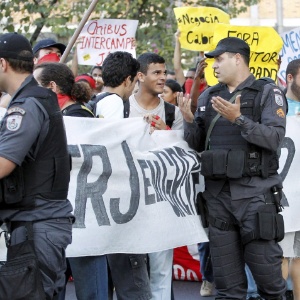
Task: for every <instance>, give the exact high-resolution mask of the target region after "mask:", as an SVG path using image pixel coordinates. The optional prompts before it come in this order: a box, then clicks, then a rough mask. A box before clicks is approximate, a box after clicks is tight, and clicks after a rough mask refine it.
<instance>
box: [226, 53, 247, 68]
mask: <svg viewBox="0 0 300 300" xmlns="http://www.w3.org/2000/svg"><path fill="white" fill-rule="evenodd" d="M227 53H228V54H229V56H230V57H233V56H234V55H236V54H238V53H234V52H227ZM239 55H240V56H241V57H242V59H243V61H244V63H245V64H246V66H248V67H249V64H250V57H249V56H246V55H243V54H241V53H239Z"/></svg>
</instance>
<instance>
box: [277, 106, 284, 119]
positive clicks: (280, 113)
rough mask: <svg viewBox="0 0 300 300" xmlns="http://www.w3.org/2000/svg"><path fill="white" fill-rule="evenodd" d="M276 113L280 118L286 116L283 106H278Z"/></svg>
mask: <svg viewBox="0 0 300 300" xmlns="http://www.w3.org/2000/svg"><path fill="white" fill-rule="evenodd" d="M276 114H277V116H278V117H280V118H285V113H284V111H283V109H282V108H278V109H277V110H276Z"/></svg>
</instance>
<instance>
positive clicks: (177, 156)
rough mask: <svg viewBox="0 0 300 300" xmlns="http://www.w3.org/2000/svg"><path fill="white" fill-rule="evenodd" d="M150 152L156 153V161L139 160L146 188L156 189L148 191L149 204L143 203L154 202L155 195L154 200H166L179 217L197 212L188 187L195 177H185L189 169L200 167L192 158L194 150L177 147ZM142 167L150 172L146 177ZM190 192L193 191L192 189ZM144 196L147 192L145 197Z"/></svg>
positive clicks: (197, 169) (190, 186) (197, 170)
mask: <svg viewBox="0 0 300 300" xmlns="http://www.w3.org/2000/svg"><path fill="white" fill-rule="evenodd" d="M151 153H153V154H155V156H156V157H157V158H158V160H159V161H155V160H152V161H150V160H147V161H146V160H138V162H139V165H140V167H141V169H142V174H143V177H144V182H147V189H148V188H149V186H152V187H153V189H154V191H155V194H151V203H150V202H149V201H147V203H146V205H149V204H153V203H155V198H157V200H156V201H157V202H160V201H168V202H169V203H170V205H171V206H172V208H173V211H174V213H175V214H176V215H177V216H178V217H180V216H185V215H192V214H196V211H195V209H194V208H193V207H194V206H193V202H194V199H192V195H194V193H192V189H191V188H192V186H193V185H194V182H191V181H193V180H194V177H193V176H187V174H189V173H190V172H192V171H194V172H199V170H200V164H199V161H197V159H196V158H195V153H193V154H188V153H187V152H186V151H184V150H183V149H181V148H179V147H174V148H167V149H164V150H161V151H151ZM191 160H193V161H194V164H193V166H192V170H190V168H191ZM167 165H168V166H169V167H168V168H167V167H166V166H167ZM197 166H198V167H197ZM171 168H173V171H171ZM145 169H149V171H150V173H151V175H149V176H148V178H145V177H146V172H145ZM168 174H169V175H168ZM170 174H172V175H170ZM150 179H151V181H150ZM193 189H194V187H193ZM193 191H194V192H195V189H194V190H193ZM147 196H148V195H147V191H146V192H145V198H146V199H147ZM152 196H153V197H154V198H152Z"/></svg>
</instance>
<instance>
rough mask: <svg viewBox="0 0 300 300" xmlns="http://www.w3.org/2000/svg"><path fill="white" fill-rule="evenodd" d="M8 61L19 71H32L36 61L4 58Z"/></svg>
mask: <svg viewBox="0 0 300 300" xmlns="http://www.w3.org/2000/svg"><path fill="white" fill-rule="evenodd" d="M4 59H5V60H7V61H8V63H9V65H10V67H11V68H12V69H13V70H14V71H16V72H19V73H32V72H33V67H34V63H33V60H32V61H26V60H19V59H15V58H4Z"/></svg>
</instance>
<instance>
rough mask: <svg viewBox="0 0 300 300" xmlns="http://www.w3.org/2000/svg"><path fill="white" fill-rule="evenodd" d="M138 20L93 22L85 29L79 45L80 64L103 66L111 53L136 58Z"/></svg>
mask: <svg viewBox="0 0 300 300" xmlns="http://www.w3.org/2000/svg"><path fill="white" fill-rule="evenodd" d="M137 26H138V21H137V20H124V19H100V20H92V21H89V22H88V23H86V25H85V26H84V27H83V29H82V31H81V33H80V35H79V38H78V41H79V42H78V43H77V56H78V64H80V65H91V66H95V65H97V66H101V65H102V63H103V61H104V59H105V57H106V56H107V55H108V54H109V53H110V52H115V51H126V52H129V53H131V54H132V56H133V57H136V52H135V33H136V29H137Z"/></svg>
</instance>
